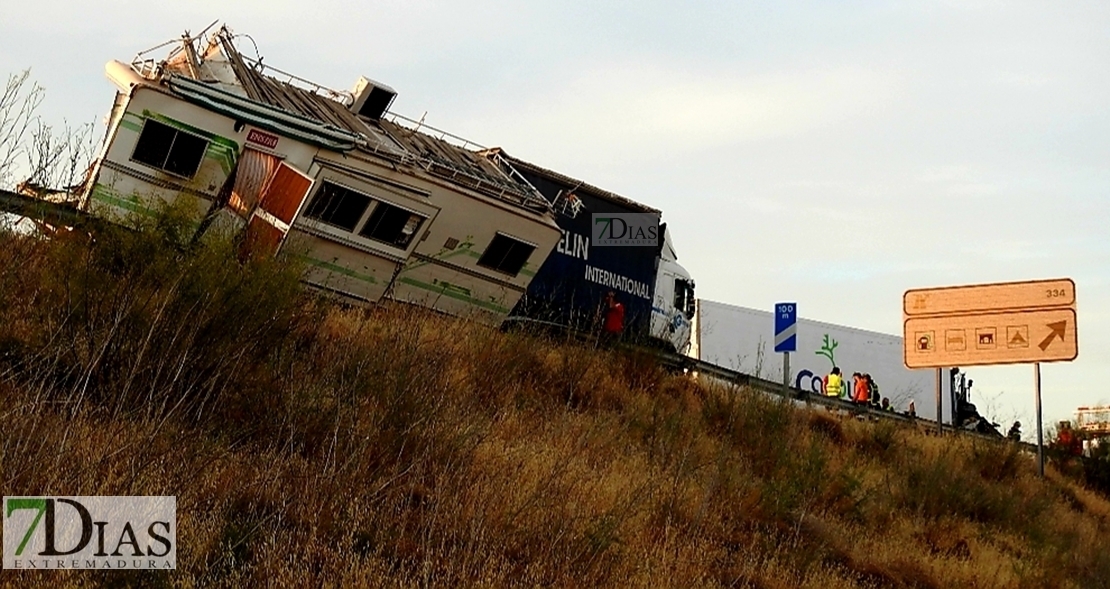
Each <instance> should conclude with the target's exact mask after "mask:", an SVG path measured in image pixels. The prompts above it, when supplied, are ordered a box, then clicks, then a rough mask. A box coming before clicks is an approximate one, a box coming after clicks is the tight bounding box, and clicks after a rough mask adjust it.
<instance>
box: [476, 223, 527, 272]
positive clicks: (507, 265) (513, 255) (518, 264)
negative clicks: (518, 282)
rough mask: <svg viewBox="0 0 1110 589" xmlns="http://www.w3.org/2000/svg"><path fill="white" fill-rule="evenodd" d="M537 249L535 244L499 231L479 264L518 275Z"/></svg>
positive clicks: (479, 260)
mask: <svg viewBox="0 0 1110 589" xmlns="http://www.w3.org/2000/svg"><path fill="white" fill-rule="evenodd" d="M535 249H536V246H534V245H530V244H527V243H524V242H523V241H519V240H516V239H513V238H511V237H508V236H506V235H502V234H500V233H498V234H497V235H495V236H494V237H493V241H491V242H490V244H489V246H488V247H487V248H486V251H485V252H483V253H482V257H481V258H479V259H478V265H479V266H485V267H486V268H491V269H493V270H497V271H498V272H504V273H506V274H509V275H512V276H516V275H517V274H519V273H520V271H521V269H523V268H524V264H525V263H526V262H527V261H528V258H529V257H531V255H532V252H533V251H534V250H535Z"/></svg>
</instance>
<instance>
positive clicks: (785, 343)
mask: <svg viewBox="0 0 1110 589" xmlns="http://www.w3.org/2000/svg"><path fill="white" fill-rule="evenodd" d="M797 351H798V304H797V303H778V304H776V305H775V352H782V384H783V385H784V386H790V352H797Z"/></svg>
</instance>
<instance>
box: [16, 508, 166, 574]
mask: <svg viewBox="0 0 1110 589" xmlns="http://www.w3.org/2000/svg"><path fill="white" fill-rule="evenodd" d="M4 568H5V569H25V570H29V569H176V568H177V498H176V497H4Z"/></svg>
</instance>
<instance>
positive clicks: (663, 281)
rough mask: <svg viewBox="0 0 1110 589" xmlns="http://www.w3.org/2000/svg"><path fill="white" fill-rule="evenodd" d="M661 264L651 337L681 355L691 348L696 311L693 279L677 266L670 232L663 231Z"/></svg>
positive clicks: (680, 266)
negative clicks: (668, 345)
mask: <svg viewBox="0 0 1110 589" xmlns="http://www.w3.org/2000/svg"><path fill="white" fill-rule="evenodd" d="M658 264H659V267H658V271H657V272H656V275H655V298H654V300H653V301H652V306H651V337H652V338H654V339H655V340H657V341H660V342H663V343H664V344H670V345H671V346H673V347H674V350H675V351H676V352H678V353H680V354H681V353H685V352H686V350H687V349H688V348H689V347H690V336H691V333H692V329H691V321H693V319H694V311H695V301H696V299H695V296H694V280H693V278H691V277H690V273H689V272H687V271H686V268H683V267H682V265H681V264H679V263H678V255H677V254H676V253H675V250H674V244H673V243H672V242H671V234H670V232H669V231H664V232H663V247H662V248H661V251H660V252H659V258H658Z"/></svg>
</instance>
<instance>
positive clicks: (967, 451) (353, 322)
mask: <svg viewBox="0 0 1110 589" xmlns="http://www.w3.org/2000/svg"><path fill="white" fill-rule="evenodd" d="M177 233H178V232H177V231H176V230H175V229H174V228H173V227H172V224H164V225H163V227H162V228H160V229H159V228H153V229H148V230H146V231H143V232H138V233H130V232H122V231H120V232H107V233H104V234H101V235H99V236H98V238H97V239H96V240H95V242H91V241H90V240H89V238H88V237H87V236H81V235H79V234H76V235H71V236H69V237H65V238H60V239H55V240H52V241H40V240H33V239H28V238H17V237H12V236H8V235H0V424H2V429H0V432H2V433H0V483H2V484H0V487H2V490H3V493H4V494H59V495H176V496H177V498H178V523H179V534H178V542H179V547H178V557H179V564H178V570H177V571H175V572H157V573H148V572H24V573H15V572H12V571H4V572H3V575H2V581H0V585H5V586H26V585H39V586H58V585H78V584H81V585H87V584H90V583H94V584H100V583H103V584H111V585H116V584H131V585H135V586H151V585H153V586H225V587H244V586H275V585H282V586H320V585H321V584H325V585H335V586H359V585H366V586H381V585H389V586H394V585H396V586H489V587H501V586H513V585H515V586H537V585H542V586H557V587H582V586H651V587H665V586H672V587H696V586H728V587H767V588H771V587H821V588H828V587H875V586H900V587H983V588H986V587H999V588H1002V587H1014V588H1018V587H1105V586H1110V542H1107V540H1106V538H1107V531H1108V530H1110V503H1108V502H1107V501H1106V500H1105V499H1104V498H1101V497H1099V496H1097V495H1096V494H1094V493H1092V492H1090V491H1087V490H1084V489H1082V488H1080V487H1079V486H1077V485H1076V484H1075V483H1074V482H1071V481H1070V480H1067V479H1065V478H1063V477H1061V476H1059V475H1056V474H1055V472H1054V471H1051V474H1052V476H1050V478H1049V481H1048V482H1041V481H1039V480H1038V479H1037V478H1036V476H1035V473H1034V468H1033V463H1032V461H1031V460H1030V459H1029V458H1028V457H1027V456H1024V455H1021V454H1018V453H1016V452H1015V451H1014V450H1013V449H1012V448H1010V447H1008V446H1006V445H999V444H987V443H982V442H979V443H976V442H970V441H966V440H954V439H943V440H942V439H938V438H935V437H931V436H926V435H924V434H922V433H919V432H918V431H916V430H915V429H912V428H908V429H898V428H895V427H892V426H889V425H885V424H866V423H861V422H857V421H853V420H851V419H847V420H840V419H838V418H836V417H832V416H829V415H826V414H821V413H817V412H813V413H811V412H806V411H801V410H797V409H794V408H792V407H790V406H788V405H785V404H782V403H779V402H776V401H774V400H771V399H768V398H765V397H762V396H759V395H754V394H750V393H749V392H747V391H744V390H735V389H730V388H727V387H719V386H706V385H699V384H695V383H693V382H691V381H690V380H688V379H687V378H685V377H683V376H680V375H671V374H667V373H665V372H663V371H661V370H659V369H658V368H657V367H656V366H654V364H653V363H652V362H651V361H650V360H649V359H648V358H645V357H641V356H637V355H634V354H632V355H622V354H619V353H614V352H607V351H597V350H594V349H591V348H590V347H589V346H584V345H580V344H570V343H563V342H554V341H551V340H550V339H543V338H534V337H529V336H527V335H525V334H503V333H499V332H497V331H494V330H490V329H488V328H483V327H480V326H477V325H474V324H472V323H468V322H465V321H461V320H456V319H450V318H444V317H440V316H435V315H430V314H427V313H421V312H416V311H412V310H405V309H393V310H388V309H379V310H376V311H371V312H366V311H357V310H344V309H340V308H337V307H335V306H333V305H329V304H326V303H323V302H320V301H318V300H314V299H312V298H310V297H308V296H307V295H305V294H303V293H302V292H301V291H300V289H299V287H298V285H297V282H296V275H297V269H296V268H294V267H289V266H285V265H283V264H281V263H275V262H258V263H251V264H248V265H247V266H245V267H241V266H240V265H238V264H237V263H236V262H235V257H234V255H232V248H231V247H229V246H227V245H226V244H224V245H221V244H219V243H215V244H207V245H204V246H202V247H199V248H196V249H193V250H190V251H189V252H188V253H183V252H184V250H183V249H181V248H179V247H173V246H172V245H167V243H168V244H173V243H175V242H177V241H178V239H177V237H176V235H177Z"/></svg>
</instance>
